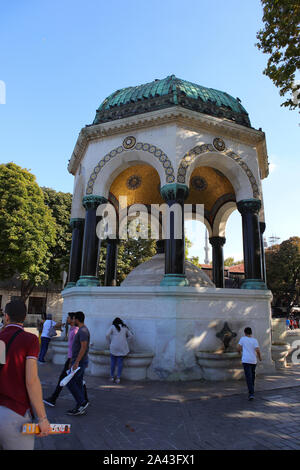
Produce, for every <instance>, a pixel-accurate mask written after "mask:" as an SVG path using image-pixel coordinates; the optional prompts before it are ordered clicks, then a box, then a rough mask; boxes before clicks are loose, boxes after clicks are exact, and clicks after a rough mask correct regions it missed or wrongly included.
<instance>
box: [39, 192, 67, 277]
mask: <svg viewBox="0 0 300 470" xmlns="http://www.w3.org/2000/svg"><path fill="white" fill-rule="evenodd" d="M42 191H43V193H44V199H45V203H46V204H47V206H48V207H49V209H50V210H51V213H52V216H53V218H54V219H55V226H56V242H55V245H54V246H52V247H51V249H50V253H51V263H50V264H49V269H48V277H49V280H50V281H52V282H55V283H59V282H61V280H62V272H63V271H66V272H68V268H69V258H70V249H71V240H72V230H71V227H70V214H71V205H72V194H71V193H63V192H57V191H55V190H54V189H51V188H45V187H42Z"/></svg>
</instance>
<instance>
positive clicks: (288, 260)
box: [265, 237, 300, 308]
mask: <svg viewBox="0 0 300 470" xmlns="http://www.w3.org/2000/svg"><path fill="white" fill-rule="evenodd" d="M265 257H266V268H267V284H268V287H269V289H270V290H271V291H272V292H273V294H274V296H276V297H277V298H285V299H287V300H288V306H289V308H291V307H292V306H293V304H294V301H295V299H296V297H297V289H299V287H300V238H299V237H291V238H289V239H288V240H285V241H284V242H282V243H281V244H280V245H273V246H272V247H270V248H268V249H267V250H266V251H265Z"/></svg>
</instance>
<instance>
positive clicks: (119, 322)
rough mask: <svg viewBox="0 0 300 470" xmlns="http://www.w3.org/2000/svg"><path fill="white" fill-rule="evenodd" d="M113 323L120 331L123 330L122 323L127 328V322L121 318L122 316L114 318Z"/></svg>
mask: <svg viewBox="0 0 300 470" xmlns="http://www.w3.org/2000/svg"><path fill="white" fill-rule="evenodd" d="M112 324H113V325H114V326H115V327H116V328H117V330H118V331H121V328H120V325H121V326H122V327H125V328H126V325H125V323H124V322H123V321H122V320H121V318H118V317H117V318H115V319H114V321H113V322H112Z"/></svg>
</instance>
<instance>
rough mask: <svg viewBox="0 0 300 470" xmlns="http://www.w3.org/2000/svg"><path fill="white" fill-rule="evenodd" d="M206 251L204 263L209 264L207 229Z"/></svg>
mask: <svg viewBox="0 0 300 470" xmlns="http://www.w3.org/2000/svg"><path fill="white" fill-rule="evenodd" d="M204 251H205V258H204V264H209V257H208V251H209V248H208V233H207V230H205V247H204Z"/></svg>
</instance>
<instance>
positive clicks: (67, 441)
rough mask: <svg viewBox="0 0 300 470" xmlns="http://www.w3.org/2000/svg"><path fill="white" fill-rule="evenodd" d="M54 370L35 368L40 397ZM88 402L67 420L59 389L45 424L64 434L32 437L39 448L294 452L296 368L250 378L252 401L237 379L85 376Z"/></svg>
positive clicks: (298, 438) (299, 430)
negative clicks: (115, 380) (67, 430)
mask: <svg viewBox="0 0 300 470" xmlns="http://www.w3.org/2000/svg"><path fill="white" fill-rule="evenodd" d="M61 367H62V366H57V365H52V364H50V363H49V364H46V365H42V366H39V373H40V378H41V381H42V385H43V392H44V397H47V396H49V394H51V392H52V391H53V388H54V387H55V385H56V381H57V378H58V377H59V373H60V370H61ZM86 383H87V387H88V393H89V400H90V403H91V405H90V406H89V408H88V409H87V414H86V415H84V416H74V417H73V416H72V417H71V416H68V415H67V414H66V410H68V409H70V408H73V406H74V401H73V398H72V396H71V395H70V393H69V391H68V390H67V389H64V390H63V391H62V393H61V395H60V397H59V400H58V401H57V405H56V407H55V408H49V407H47V413H48V418H49V420H50V422H52V423H64V424H71V431H72V432H71V434H70V435H65V436H48V437H46V438H42V439H36V444H35V449H39V450H43V449H44V450H51V449H56V450H70V449H76V450H195V449H198V450H202V449H211V450H214V449H232V450H234V449H245V450H264V449H300V406H299V404H300V367H299V366H298V368H297V366H294V369H292V368H289V369H288V370H287V371H286V372H284V373H281V374H278V373H276V374H274V376H269V377H267V378H264V379H262V378H261V379H260V378H258V379H257V392H256V398H255V400H254V401H253V402H249V401H248V399H247V393H246V386H245V383H244V381H239V382H226V383H222V382H218V383H209V382H202V381H197V382H196V381H194V382H179V383H174V382H173V383H167V382H163V383H162V382H136V383H133V382H129V381H122V383H121V384H120V385H115V384H110V383H109V382H108V381H107V380H106V379H104V378H100V377H90V376H87V377H86Z"/></svg>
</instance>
